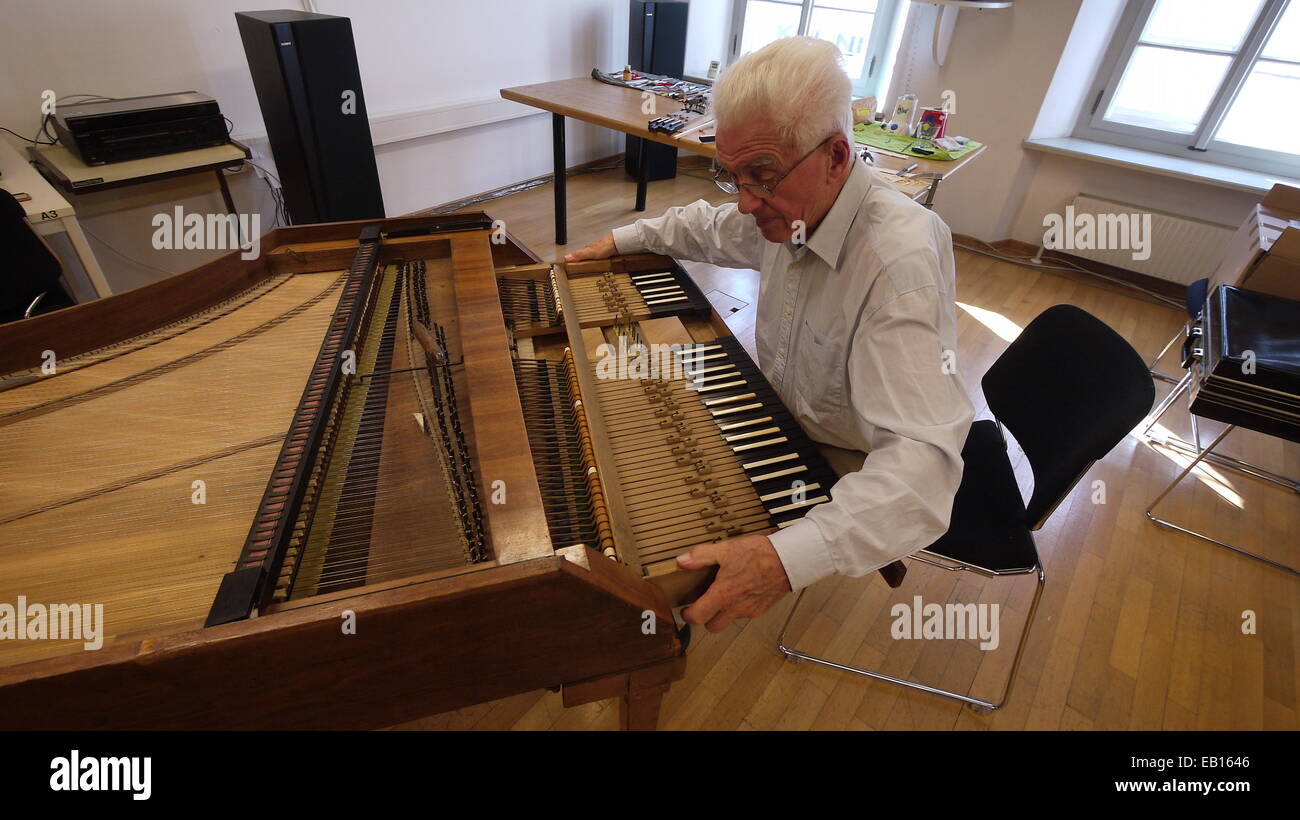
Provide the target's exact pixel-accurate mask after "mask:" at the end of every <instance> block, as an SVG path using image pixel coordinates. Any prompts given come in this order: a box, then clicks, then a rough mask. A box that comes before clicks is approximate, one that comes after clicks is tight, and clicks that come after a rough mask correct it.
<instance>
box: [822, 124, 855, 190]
mask: <svg viewBox="0 0 1300 820" xmlns="http://www.w3.org/2000/svg"><path fill="white" fill-rule="evenodd" d="M827 146H828V148H829V150H830V152H831V164H830V167H829V168H828V169H827V171H828V174H829V176H830V180H831V181H834V180H837V179H839V178H840V177H842V176H844V175H845V174H847V173H848V170H849V168H851V167H852V165H853V147H852V146H851V145H849V138H848V137H846V136H844V135H843V134H837V135H835V137H834V138H833V139H832V140H831V141H830V142H829V143H828V144H827Z"/></svg>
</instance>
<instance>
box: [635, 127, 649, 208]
mask: <svg viewBox="0 0 1300 820" xmlns="http://www.w3.org/2000/svg"><path fill="white" fill-rule="evenodd" d="M649 153H650V140H641V150H640V152H639V153H638V156H637V163H636V209H637V210H638V211H644V210H645V195H646V187H647V186H648V185H649V184H650V183H649V176H650V171H649V163H648V162H647V161H646V156H647V155H648V154H649Z"/></svg>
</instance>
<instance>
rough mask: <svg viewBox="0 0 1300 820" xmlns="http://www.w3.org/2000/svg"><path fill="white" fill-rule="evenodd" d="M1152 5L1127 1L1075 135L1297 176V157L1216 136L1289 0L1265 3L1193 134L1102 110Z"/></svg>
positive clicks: (1299, 172) (1150, 1)
mask: <svg viewBox="0 0 1300 820" xmlns="http://www.w3.org/2000/svg"><path fill="white" fill-rule="evenodd" d="M1156 1H1157V0H1128V3H1127V4H1126V5H1125V8H1124V11H1123V13H1122V14H1121V16H1120V19H1119V22H1118V24H1117V25H1116V27H1115V32H1114V34H1113V35H1112V37H1111V42H1110V45H1109V46H1108V47H1107V50H1106V52H1105V54H1104V56H1103V58H1102V62H1101V65H1100V67H1099V68H1098V70H1097V74H1096V76H1095V77H1094V78H1093V82H1092V84H1091V85H1090V86H1089V89H1088V94H1087V96H1086V97H1085V98H1084V102H1083V105H1082V106H1081V107H1080V111H1079V118H1078V121H1077V122H1076V124H1075V128H1074V136H1076V137H1079V138H1081V139H1091V140H1095V141H1097V142H1107V143H1112V144H1115V145H1122V146H1125V147H1128V148H1136V149H1139V150H1144V151H1155V152H1158V153H1162V154H1169V155H1171V156H1177V157H1183V158H1185V159H1192V160H1198V161H1202V162H1212V163H1215V164H1218V165H1229V166H1233V167H1237V168H1246V169H1249V170H1253V171H1258V172H1262V173H1266V174H1279V175H1282V176H1288V177H1295V176H1300V156H1297V155H1295V154H1287V153H1283V152H1280V151H1273V150H1269V149H1265V148H1252V147H1250V146H1243V145H1237V144H1234V143H1229V142H1225V141H1222V140H1219V139H1216V138H1215V134H1216V133H1217V131H1218V130H1219V127H1220V126H1221V125H1222V124H1223V120H1224V118H1225V117H1227V114H1228V111H1229V109H1231V107H1232V104H1233V102H1234V101H1235V100H1236V98H1237V95H1238V94H1239V93H1240V91H1241V88H1242V86H1243V85H1245V82H1246V80H1247V78H1248V77H1249V76H1250V73H1251V70H1252V69H1253V68H1254V67H1255V64H1256V63H1257V62H1258V61H1259V60H1260V59H1261V56H1260V54H1261V52H1262V51H1263V49H1264V46H1265V45H1266V44H1267V42H1268V37H1269V35H1270V34H1272V32H1273V30H1274V28H1275V27H1276V25H1277V22H1278V21H1279V20H1280V19H1281V17H1282V14H1283V13H1284V12H1285V11H1286V9H1287V7H1288V6H1287V4H1288V0H1265V1H1264V4H1263V6H1262V7H1261V9H1260V11H1259V13H1258V15H1257V16H1256V18H1255V21H1254V23H1253V24H1252V25H1251V27H1250V29H1249V30H1248V31H1247V33H1246V36H1245V38H1244V39H1243V41H1242V44H1241V46H1240V48H1239V49H1238V51H1237V53H1236V55H1235V56H1234V57H1233V59H1232V63H1231V64H1230V65H1229V67H1228V70H1227V71H1226V72H1225V73H1224V77H1223V80H1222V81H1221V82H1220V83H1219V87H1218V88H1217V89H1215V92H1214V95H1213V96H1212V97H1211V100H1210V103H1209V105H1208V106H1207V107H1206V109H1205V112H1204V114H1203V115H1202V118H1201V122H1200V123H1199V125H1198V126H1197V128H1196V130H1195V131H1194V132H1193V133H1191V134H1183V133H1178V132H1174V131H1163V130H1161V129H1158V128H1149V127H1146V126H1140V125H1132V124H1129V123H1119V122H1112V121H1109V120H1107V119H1105V114H1106V110H1107V109H1108V108H1109V107H1110V103H1111V100H1112V99H1113V98H1114V96H1115V92H1116V91H1117V90H1118V88H1119V83H1120V80H1121V79H1122V78H1123V76H1124V71H1125V70H1126V69H1127V68H1128V65H1129V62H1130V61H1131V60H1132V58H1133V54H1134V52H1135V51H1136V49H1137V47H1138V45H1139V43H1138V41H1139V39H1140V38H1141V36H1142V30H1143V28H1145V26H1146V23H1147V20H1148V19H1149V18H1150V16H1151V12H1152V11H1153V10H1154V9H1155V4H1156ZM1289 2H1292V3H1300V0H1289ZM1169 48H1176V47H1172V46H1170V47H1169ZM1185 50H1188V51H1198V52H1199V53H1204V52H1205V51H1211V50H1210V49H1205V50H1198V49H1185ZM1280 62H1292V61H1286V60H1283V61H1280Z"/></svg>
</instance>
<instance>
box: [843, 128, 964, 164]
mask: <svg viewBox="0 0 1300 820" xmlns="http://www.w3.org/2000/svg"><path fill="white" fill-rule="evenodd" d="M853 141H854V142H857V143H859V144H861V145H866V146H869V147H871V148H883V149H885V150H886V151H897V152H898V153H900V154H906V155H908V156H909V157H919V158H921V159H938V160H950V159H957V158H958V157H960V156H963V155H965V154H969V153H970V152H971V151H974V150H975V149H976V148H979V147H981V146H982V145H984V143H982V142H976V141H975V140H971V141H970V142H968V143H966V144H965V145H963V146H962V147H961V148H958V149H957V150H956V151H945V150H943V149H942V148H939V147H938V146H936V145H935V144H934V143H932V142H930V141H929V140H919V139H916V138H915V137H905V136H900V135H898V134H896V133H894V132H892V131H886V130H884V129H883V128H881V127H880V126H879V125H877V124H876V123H871V124H870V125H868V124H867V123H865V122H860V123H858V124H857V125H855V126H853ZM917 144H919V145H920V146H921V147H922V148H925V149H926V150H932V151H934V153H933V154H918V153H915V152H914V151H910V150H908V149H909V148H911V147H912V146H913V145H917Z"/></svg>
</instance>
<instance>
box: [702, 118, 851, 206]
mask: <svg viewBox="0 0 1300 820" xmlns="http://www.w3.org/2000/svg"><path fill="white" fill-rule="evenodd" d="M834 136H835V135H834V134H831V136H829V137H827V138H826V139H824V140H822V141H821V142H819V143H817V144H816V145H815V146H813V149H812V150H811V151H809V152H808V153H806V154H804V155H803V156H802V157H800V158H799V161H798V162H796V163H795V164H794V165H791V166H790V168H789V170H787V171H786V172H785V173H784V174H782V175H781V176H779V177H777V178H776V179H775V180H774V181H773V182H772V183H770V184H768V185H764V184H762V183H759V182H741V181H740V180H738V179H736V175H735V174H733V173H731V172H730V171H728V170H727V169H726V168H723V167H722V166H721V165H719V164H718V160H717V159H716V158H715V159H714V160H713V181H714V183H716V184H717V186H718V187H719V188H721V189H722V190H724V191H726V192H727V193H729V194H738V193H740V189H741V188H748V189H749V190H750V192H751V193H752V194H754V196H757V197H761V198H763V199H771V198H772V197H774V196H776V188H777V186H778V185H780V184H781V183H782V182H784V181H785V178H786V177H788V176H790V175H791V174H793V173H794V170H795V169H796V168H798V167H799V166H800V165H802V164H803V161H804V160H806V159H808V157H811V156H812V155H813V154H815V153H817V149H818V148H821V147H822V146H823V145H825V144H826V143H827V142H828V141H829V140H830V139H831V138H832V137H834Z"/></svg>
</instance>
